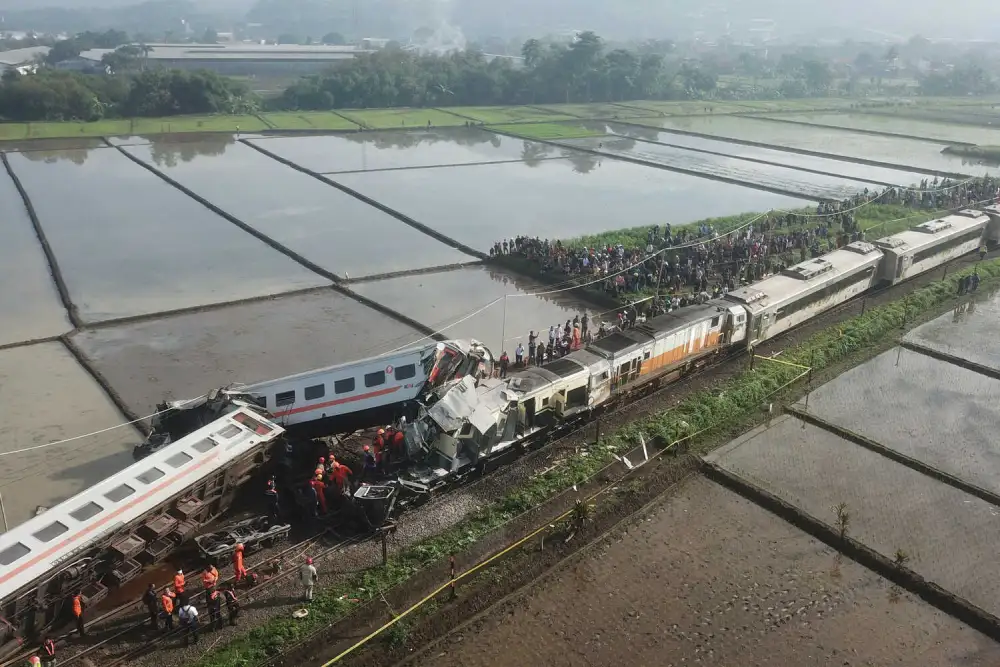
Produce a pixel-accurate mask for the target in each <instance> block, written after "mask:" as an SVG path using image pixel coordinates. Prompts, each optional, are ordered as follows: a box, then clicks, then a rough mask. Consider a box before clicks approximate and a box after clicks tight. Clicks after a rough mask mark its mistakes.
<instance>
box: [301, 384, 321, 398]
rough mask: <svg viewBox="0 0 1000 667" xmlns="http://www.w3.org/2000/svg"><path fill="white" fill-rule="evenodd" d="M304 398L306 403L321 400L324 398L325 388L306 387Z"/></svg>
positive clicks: (319, 385)
mask: <svg viewBox="0 0 1000 667" xmlns="http://www.w3.org/2000/svg"><path fill="white" fill-rule="evenodd" d="M304 393H305V397H306V400H307V401H311V400H313V399H315V398H323V397H324V396H326V386H325V385H322V384H317V385H313V386H312V387H306V390H305V392H304Z"/></svg>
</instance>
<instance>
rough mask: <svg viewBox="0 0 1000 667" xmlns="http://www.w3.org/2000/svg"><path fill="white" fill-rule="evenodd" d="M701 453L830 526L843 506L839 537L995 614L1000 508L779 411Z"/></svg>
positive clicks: (999, 581)
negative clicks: (844, 532)
mask: <svg viewBox="0 0 1000 667" xmlns="http://www.w3.org/2000/svg"><path fill="white" fill-rule="evenodd" d="M708 459H709V460H711V461H715V462H717V463H718V464H719V465H721V466H722V467H723V468H725V469H726V470H729V471H730V472H732V473H734V474H736V475H738V476H739V477H742V478H743V479H746V480H748V481H749V482H751V483H752V484H755V485H757V486H760V487H762V488H763V489H765V490H766V491H769V492H771V493H773V494H775V495H777V496H778V497H779V498H782V499H784V500H786V501H788V502H790V503H792V504H794V505H795V506H796V507H798V508H800V509H801V510H803V511H804V512H806V513H808V514H811V515H812V516H814V517H816V518H817V519H820V520H821V521H825V522H827V523H829V524H831V525H833V524H834V523H835V521H836V512H835V510H834V507H835V506H836V505H838V504H839V503H845V504H846V505H847V508H848V511H849V513H850V524H849V531H848V532H849V535H850V536H851V537H853V538H854V539H856V540H859V541H861V542H863V543H864V544H866V545H868V546H869V547H871V548H872V549H875V550H876V551H878V552H879V553H881V554H883V555H884V556H886V557H887V558H889V559H890V560H891V559H893V558H894V556H895V554H896V551H897V550H898V549H902V550H903V551H904V552H906V554H907V555H908V557H909V561H908V562H907V566H908V567H910V568H912V569H913V570H914V571H916V572H917V573H919V574H920V575H922V576H924V577H926V578H927V579H929V580H930V581H933V582H936V583H937V584H939V585H940V586H942V587H943V588H945V589H946V590H948V591H951V592H952V593H954V594H955V595H958V596H960V597H964V598H965V599H967V600H969V601H970V602H972V603H973V604H976V605H978V606H980V607H982V608H983V609H986V610H987V611H989V612H990V613H994V614H996V613H998V612H1000V602H998V594H1000V564H998V563H997V560H996V557H995V554H996V551H997V549H998V548H1000V522H998V521H997V517H998V516H1000V510H998V509H997V508H996V507H994V506H993V505H990V504H989V503H986V502H984V501H982V500H979V499H977V498H974V497H972V496H969V495H968V494H966V493H964V492H962V491H959V490H957V489H955V488H953V487H951V486H947V485H945V484H943V483H941V482H938V481H936V480H934V479H932V478H930V477H927V476H925V475H923V474H921V473H919V472H916V471H914V470H911V469H909V468H907V467H905V466H902V465H900V464H898V463H895V462H893V461H891V460H889V459H887V458H885V457H882V456H880V455H878V454H875V453H874V452H871V451H869V450H867V449H864V448H862V447H859V446H857V445H854V444H852V443H849V442H847V441H845V440H842V439H840V438H838V437H837V436H835V435H832V434H830V433H828V432H827V431H824V430H822V429H819V428H817V427H814V426H809V425H806V424H804V423H803V422H801V421H799V420H797V419H794V418H792V417H788V416H782V417H779V418H778V419H776V420H774V422H773V423H772V424H771V426H770V427H767V426H764V427H760V428H757V429H755V430H753V431H751V432H749V433H747V434H746V435H744V436H742V437H741V438H738V439H737V440H735V441H734V442H732V443H730V444H729V445H726V446H725V447H723V448H721V449H719V450H717V451H716V452H713V453H712V454H711V455H710V456H709V457H708Z"/></svg>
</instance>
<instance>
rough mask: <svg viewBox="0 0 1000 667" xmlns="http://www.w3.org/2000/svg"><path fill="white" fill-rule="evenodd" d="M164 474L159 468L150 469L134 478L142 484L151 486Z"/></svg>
mask: <svg viewBox="0 0 1000 667" xmlns="http://www.w3.org/2000/svg"><path fill="white" fill-rule="evenodd" d="M166 474H167V473H165V472H163V471H162V470H160V469H159V468H150V469H149V470H147V471H146V472H144V473H142V474H141V475H139V476H138V477H136V479H137V480H139V481H140V482H142V483H143V484H152V483H153V482H155V481H156V480H158V479H160V478H161V477H163V476H164V475H166Z"/></svg>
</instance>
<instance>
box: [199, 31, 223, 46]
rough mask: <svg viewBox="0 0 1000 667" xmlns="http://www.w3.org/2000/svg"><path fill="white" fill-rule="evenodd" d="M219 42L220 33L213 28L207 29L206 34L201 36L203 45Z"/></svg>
mask: <svg viewBox="0 0 1000 667" xmlns="http://www.w3.org/2000/svg"><path fill="white" fill-rule="evenodd" d="M218 41H219V33H217V32H215V31H214V30H212V29H211V28H205V32H204V33H202V35H201V43H202V44H216V43H218Z"/></svg>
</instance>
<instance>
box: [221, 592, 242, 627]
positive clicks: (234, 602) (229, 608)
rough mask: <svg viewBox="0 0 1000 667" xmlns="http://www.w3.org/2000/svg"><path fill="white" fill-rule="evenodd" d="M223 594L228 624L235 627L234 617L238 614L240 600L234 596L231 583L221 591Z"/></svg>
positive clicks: (237, 616)
mask: <svg viewBox="0 0 1000 667" xmlns="http://www.w3.org/2000/svg"><path fill="white" fill-rule="evenodd" d="M223 595H225V596H226V614H227V615H228V616H229V625H231V626H233V627H234V628H235V627H236V619H237V618H239V616H240V601H239V599H238V598H237V597H236V591H235V590H233V585H232V584H229V586H228V587H227V588H226V589H225V591H223Z"/></svg>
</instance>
